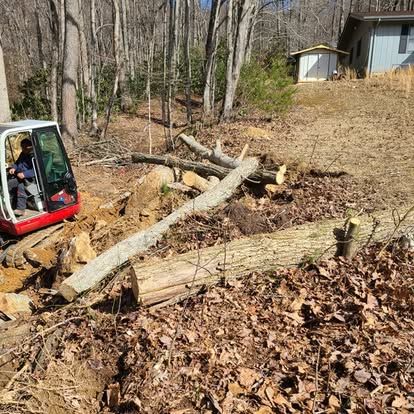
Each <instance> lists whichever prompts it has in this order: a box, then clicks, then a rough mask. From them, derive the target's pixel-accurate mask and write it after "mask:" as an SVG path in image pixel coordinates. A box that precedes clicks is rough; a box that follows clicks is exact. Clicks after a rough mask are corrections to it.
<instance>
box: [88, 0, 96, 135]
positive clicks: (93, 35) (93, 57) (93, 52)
mask: <svg viewBox="0 0 414 414" xmlns="http://www.w3.org/2000/svg"><path fill="white" fill-rule="evenodd" d="M96 29H97V28H96V0H91V59H90V62H91V127H90V130H89V134H90V135H92V136H94V135H96V134H97V133H98V97H97V94H96V81H97V74H98V71H97V57H96V55H97V54H98V38H97V36H96Z"/></svg>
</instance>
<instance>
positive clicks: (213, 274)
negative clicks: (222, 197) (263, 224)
mask: <svg viewBox="0 0 414 414" xmlns="http://www.w3.org/2000/svg"><path fill="white" fill-rule="evenodd" d="M358 218H359V220H360V227H359V231H358V234H357V235H354V238H353V243H354V244H355V246H359V247H361V246H362V245H364V244H366V243H367V242H368V241H370V242H371V241H379V240H384V239H386V237H387V236H388V235H389V234H390V233H392V232H393V230H394V228H395V223H394V218H393V216H392V213H391V212H390V211H387V212H380V213H377V214H375V215H371V216H368V215H365V216H360V217H358ZM377 222H378V223H379V224H378V225H377V226H375V225H374V224H375V223H377ZM413 224H414V212H413V213H412V214H411V215H410V216H409V217H407V218H406V221H405V223H404V228H407V227H410V226H412V225H413ZM342 227H343V220H342V219H339V220H326V221H323V222H320V223H311V224H305V225H301V226H297V227H293V228H290V229H286V230H283V231H279V232H276V233H272V234H263V235H255V236H252V237H249V238H245V239H239V240H235V241H232V242H230V243H228V244H227V245H225V246H223V245H221V246H214V247H209V248H206V249H202V250H198V251H196V252H189V253H185V254H181V255H178V256H175V257H172V258H169V259H165V260H151V261H148V262H147V263H137V264H134V265H133V275H132V277H131V281H132V287H133V291H134V295H135V298H136V299H137V301H138V302H140V303H142V304H145V305H152V304H156V303H160V302H164V301H168V300H172V299H176V298H177V299H180V298H181V299H182V298H184V297H187V296H188V295H190V294H195V293H197V292H198V291H199V290H200V288H201V287H203V286H208V285H212V284H214V283H217V282H218V281H219V280H221V279H222V278H226V279H228V278H234V277H241V276H245V275H248V274H250V273H252V272H256V271H257V272H267V271H271V270H275V269H277V268H278V267H286V266H298V265H300V264H302V263H304V262H306V261H307V260H312V261H314V260H316V259H319V258H320V257H322V256H330V255H333V254H335V250H336V247H337V244H338V243H344V241H343V240H342V241H337V240H336V238H335V236H334V229H335V228H336V229H340V228H342ZM373 229H375V231H373ZM401 230H403V229H401ZM194 275H195V276H194ZM190 287H191V288H190Z"/></svg>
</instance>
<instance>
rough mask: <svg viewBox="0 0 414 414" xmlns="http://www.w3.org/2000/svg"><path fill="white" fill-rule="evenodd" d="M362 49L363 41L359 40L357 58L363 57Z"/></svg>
mask: <svg viewBox="0 0 414 414" xmlns="http://www.w3.org/2000/svg"><path fill="white" fill-rule="evenodd" d="M361 48H362V39H359V41H358V46H357V57H360V56H361Z"/></svg>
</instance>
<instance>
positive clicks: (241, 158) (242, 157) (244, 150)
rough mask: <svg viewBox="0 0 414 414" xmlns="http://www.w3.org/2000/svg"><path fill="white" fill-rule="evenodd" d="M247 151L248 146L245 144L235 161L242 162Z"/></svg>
mask: <svg viewBox="0 0 414 414" xmlns="http://www.w3.org/2000/svg"><path fill="white" fill-rule="evenodd" d="M248 150H249V144H245V146H244V147H243V149H242V152H241V153H240V155H239V156H238V158H237V159H238V160H239V161H243V160H244V157H245V156H246V154H247V151H248Z"/></svg>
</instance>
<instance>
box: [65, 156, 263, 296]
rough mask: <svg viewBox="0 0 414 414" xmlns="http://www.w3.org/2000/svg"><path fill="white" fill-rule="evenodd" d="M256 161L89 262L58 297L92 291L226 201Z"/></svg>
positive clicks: (242, 167)
mask: <svg viewBox="0 0 414 414" xmlns="http://www.w3.org/2000/svg"><path fill="white" fill-rule="evenodd" d="M257 166H258V161H257V160H256V159H253V158H251V159H247V160H245V161H243V163H242V164H241V165H240V166H239V167H237V168H236V169H235V170H232V171H231V172H230V174H229V175H228V176H227V177H225V178H224V179H223V180H222V181H221V183H220V184H218V185H216V186H215V187H214V188H212V189H210V190H208V191H206V192H205V193H203V194H201V195H199V196H198V197H196V198H195V199H194V200H190V201H188V202H187V203H185V204H184V205H183V206H181V207H180V208H179V209H177V210H176V211H174V212H173V213H171V214H170V215H169V216H167V217H166V218H165V219H163V220H161V221H160V222H158V223H156V224H155V225H153V226H152V227H150V228H149V229H147V230H144V231H141V232H139V233H136V234H134V235H132V236H131V237H128V238H127V239H125V240H123V241H121V242H120V243H118V244H116V245H115V246H113V247H112V248H110V249H109V250H107V251H106V252H104V253H103V254H101V255H100V256H98V257H97V258H96V259H94V260H92V261H91V262H89V263H88V264H87V265H86V266H85V267H83V268H82V269H81V270H79V271H78V272H76V273H74V274H73V275H72V276H70V277H69V278H67V279H66V280H65V281H64V282H63V283H62V284H61V286H60V288H59V293H60V294H61V295H62V296H63V297H64V298H65V299H67V300H68V301H72V300H73V299H75V298H76V297H77V296H78V295H80V294H81V293H83V292H86V291H87V290H89V289H91V288H92V287H94V286H95V285H97V284H98V283H99V282H101V281H102V280H103V279H105V277H106V276H108V275H109V274H110V273H111V272H113V271H114V270H116V269H117V268H119V267H120V266H121V265H122V264H124V263H126V262H127V261H128V260H129V258H130V257H131V256H134V255H137V254H139V253H142V252H143V251H145V250H147V249H148V248H149V247H151V246H153V245H154V244H155V243H156V242H157V241H158V240H160V239H161V237H162V235H163V234H164V233H165V232H166V231H167V230H168V229H169V228H170V226H172V225H173V224H175V223H176V222H178V221H179V220H181V219H182V218H184V217H185V216H186V215H188V214H190V213H192V212H201V211H207V210H209V209H211V208H214V207H216V206H218V205H220V204H221V203H222V202H224V201H225V200H227V199H228V198H229V197H230V196H231V195H232V194H233V193H234V191H235V190H236V189H237V187H238V186H239V185H240V184H241V183H242V182H243V181H244V180H245V179H246V177H248V176H250V175H251V174H252V173H254V172H255V170H256V169H257Z"/></svg>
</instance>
